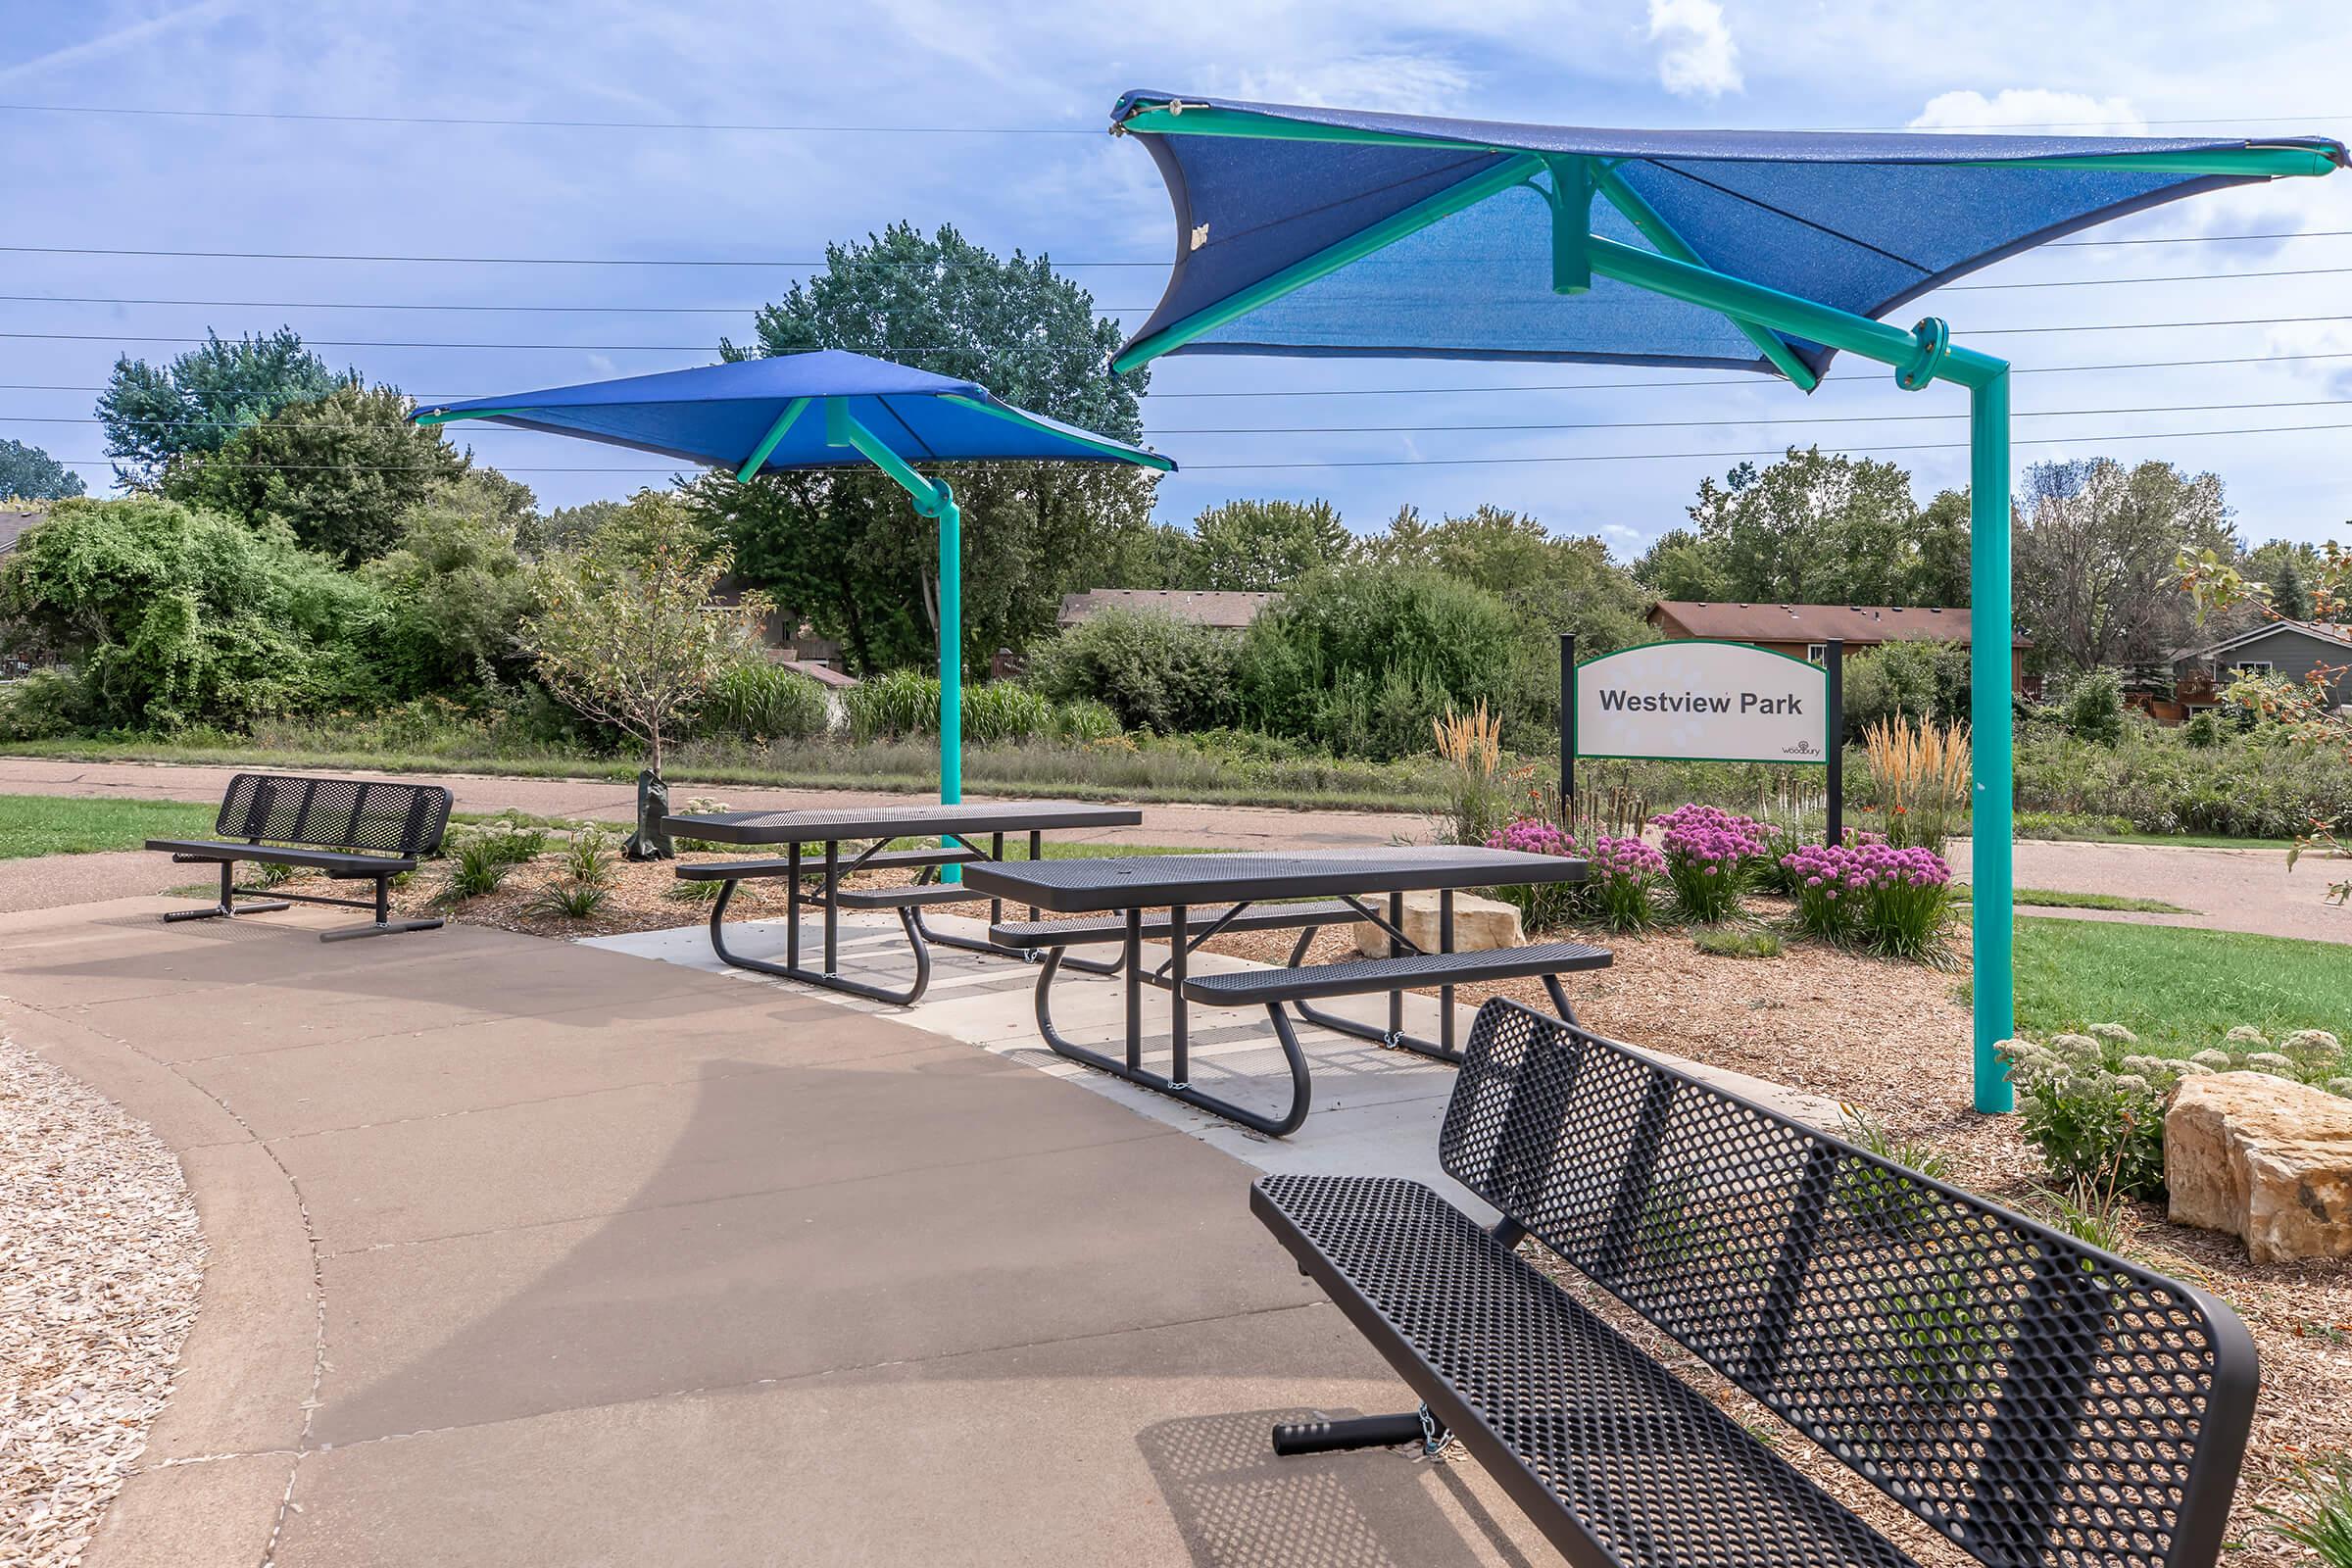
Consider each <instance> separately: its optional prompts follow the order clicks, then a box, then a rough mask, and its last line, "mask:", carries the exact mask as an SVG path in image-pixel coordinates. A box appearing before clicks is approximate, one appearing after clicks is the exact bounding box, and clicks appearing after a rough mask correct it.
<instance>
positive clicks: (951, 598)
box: [933, 479, 963, 882]
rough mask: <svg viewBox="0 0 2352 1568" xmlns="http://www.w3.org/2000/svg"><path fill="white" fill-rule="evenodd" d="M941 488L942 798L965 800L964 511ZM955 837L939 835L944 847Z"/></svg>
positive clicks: (957, 869) (943, 873)
mask: <svg viewBox="0 0 2352 1568" xmlns="http://www.w3.org/2000/svg"><path fill="white" fill-rule="evenodd" d="M933 482H934V483H936V484H937V485H938V487H939V494H940V508H939V803H940V805H942V806H954V805H956V803H957V802H959V801H961V800H962V799H963V512H962V509H961V508H959V507H957V506H956V492H955V491H953V490H951V489H949V488H948V482H947V480H945V479H939V480H935V481H933ZM953 847H954V842H953V841H952V840H949V839H942V840H940V848H942V849H951V848H953ZM939 879H940V880H941V881H942V882H961V881H962V880H963V867H961V866H959V865H946V866H942V867H940V871H939Z"/></svg>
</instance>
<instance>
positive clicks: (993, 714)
mask: <svg viewBox="0 0 2352 1568" xmlns="http://www.w3.org/2000/svg"><path fill="white" fill-rule="evenodd" d="M1053 731H1054V705H1053V704H1052V703H1050V702H1048V701H1047V700H1046V698H1045V694H1044V693H1042V692H1038V691H1034V690H1032V689H1030V688H1029V687H1027V686H1024V685H1022V684H1021V683H1020V682H1018V681H1009V680H993V681H989V682H987V683H986V684H985V685H980V686H966V687H965V688H964V689H963V738H964V740H965V741H966V742H967V743H968V744H970V745H973V746H997V745H1004V744H1018V743H1026V742H1028V741H1031V740H1037V739H1041V738H1043V737H1045V736H1048V735H1051V734H1052V733H1053Z"/></svg>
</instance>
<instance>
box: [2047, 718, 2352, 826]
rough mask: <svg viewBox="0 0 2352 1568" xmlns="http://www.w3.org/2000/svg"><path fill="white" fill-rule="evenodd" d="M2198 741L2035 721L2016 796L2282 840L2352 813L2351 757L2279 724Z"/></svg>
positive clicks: (2144, 729)
mask: <svg viewBox="0 0 2352 1568" xmlns="http://www.w3.org/2000/svg"><path fill="white" fill-rule="evenodd" d="M2218 728H2219V739H2218V744H2216V745H2213V746H2211V747H2203V748H2200V747H2197V746H2194V745H2191V744H2190V743H2189V741H2188V738H2187V736H2186V734H2185V732H2184V731H2183V730H2181V729H2163V728H2159V727H2157V726H2155V725H2152V724H2145V723H2128V724H2125V725H2124V726H2123V730H2122V738H2121V740H2120V741H2119V742H2118V743H2117V744H2115V745H2112V746H2110V745H2105V744H2102V743H2099V742H2095V741H2084V740H2080V739H2078V738H2076V737H2075V736H2074V735H2073V734H2071V733H2068V732H2066V731H2064V730H2052V729H2047V728H2043V727H2041V726H2033V727H2030V728H2028V729H2026V730H2024V731H2023V732H2021V733H2020V734H2019V736H2018V742H2017V758H2016V767H2017V803H2018V806H2019V808H2020V810H2021V812H2024V813H2030V814H2028V815H2027V816H2026V817H2025V821H2026V823H2027V826H2026V828H2025V829H2024V831H2026V832H2028V833H2031V832H2032V831H2034V828H2033V823H2034V817H2035V816H2037V815H2041V814H2045V813H2046V814H2049V815H2057V816H2064V817H2094V818H2112V819H2116V820H2117V821H2120V823H2121V824H2122V825H2123V826H2125V827H2127V828H2129V829H2131V831H2134V832H2140V833H2209V834H2219V835H2227V836H2232V837H2245V838H2269V839H2283V838H2292V837H2294V836H2295V835H2296V834H2298V833H2302V832H2308V831H2309V830H2310V827H2311V824H2312V821H2313V820H2314V819H2315V818H2317V819H2319V820H2321V821H2335V820H2340V819H2342V818H2343V817H2344V816H2345V813H2347V812H2352V760H2347V759H2346V758H2345V757H2344V755H2343V753H2342V751H2341V749H2340V748H2334V747H2328V746H2319V745H2312V744H2310V743H2308V742H2305V741H2303V740H2300V739H2298V738H2297V737H2296V736H2295V735H2293V734H2292V733H2291V732H2288V731H2284V730H2281V729H2279V728H2278V727H2277V726H2263V727H2261V728H2258V729H2256V730H2254V731H2252V732H2249V733H2240V732H2239V731H2237V730H2234V729H2232V728H2230V727H2229V726H2228V725H2220V726H2218Z"/></svg>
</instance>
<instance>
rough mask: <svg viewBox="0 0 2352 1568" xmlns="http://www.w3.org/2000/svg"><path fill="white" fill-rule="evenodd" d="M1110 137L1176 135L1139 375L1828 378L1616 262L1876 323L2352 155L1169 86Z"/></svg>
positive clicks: (2265, 144) (1132, 349) (1158, 152)
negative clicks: (1962, 285)
mask: <svg viewBox="0 0 2352 1568" xmlns="http://www.w3.org/2000/svg"><path fill="white" fill-rule="evenodd" d="M1112 125H1113V129H1114V130H1116V131H1120V132H1123V133H1127V134H1131V135H1134V136H1135V137H1137V139H1139V140H1141V141H1142V142H1143V143H1144V145H1145V146H1146V147H1148V148H1149V149H1150V150H1151V153H1152V159H1153V160H1154V161H1155V162H1156V163H1157V164H1158V166H1159V171H1160V174H1161V176H1162V177H1163V178H1164V179H1165V180H1166V182H1167V187H1168V194H1169V196H1170V198H1171V199H1172V200H1173V201H1174V204H1175V209H1176V212H1175V216H1176V240H1177V244H1176V263H1175V269H1174V271H1173V273H1172V274H1171V275H1170V277H1169V279H1168V285H1167V292H1166V294H1165V295H1164V296H1163V297H1162V298H1161V300H1160V302H1159V306H1158V309H1156V310H1155V311H1153V312H1152V318H1151V319H1150V320H1148V321H1147V322H1145V323H1144V326H1143V328H1142V329H1141V330H1140V331H1138V332H1137V333H1136V334H1135V336H1134V337H1133V338H1132V339H1131V340H1130V341H1129V343H1128V345H1127V346H1126V348H1125V349H1124V350H1122V351H1121V353H1120V355H1119V356H1118V359H1117V361H1116V365H1117V367H1118V368H1121V369H1126V368H1133V367H1134V366H1136V365H1140V364H1142V363H1144V362H1145V361H1147V360H1149V359H1152V358H1154V357H1156V356H1157V355H1160V354H1164V353H1178V352H1182V353H1195V354H1200V353H1227V354H1251V353H1282V354H1365V355H1388V356H1397V355H1403V356H1442V357H1445V358H1449V359H1461V358H1470V359H1498V360H1501V359H1510V360H1572V361H1604V362H1613V363H1621V364H1635V365H1689V366H1705V367H1715V368H1730V369H1748V370H1761V371H1766V372H1777V373H1780V374H1783V375H1786V376H1788V377H1789V379H1791V380H1793V381H1795V382H1797V383H1798V384H1799V385H1800V386H1804V387H1806V388H1807V389H1810V388H1811V386H1812V385H1813V384H1814V382H1815V380H1817V379H1818V377H1819V375H1820V373H1821V370H1822V368H1823V367H1824V366H1826V365H1827V364H1828V362H1829V360H1830V358H1831V355H1832V354H1833V353H1834V352H1835V351H1834V350H1833V349H1832V348H1830V347H1827V346H1825V345H1823V344H1821V343H1818V342H1814V341H1811V340H1808V339H1806V338H1803V337H1800V336H1795V335H1792V334H1789V333H1786V332H1776V331H1773V330H1770V329H1766V328H1762V327H1759V326H1756V325H1754V324H1753V323H1752V322H1748V323H1742V322H1740V321H1738V320H1735V319H1732V318H1731V317H1729V316H1726V315H1723V314H1719V313H1718V312H1717V311H1715V310H1712V309H1709V308H1708V307H1706V306H1704V305H1699V304H1694V303H1690V302H1687V301H1684V300H1678V299H1674V298H1669V297H1667V296H1665V295H1662V294H1660V293H1657V292H1655V291H1653V290H1650V289H1645V288H1642V287H1637V286H1634V285H1632V284H1629V283H1627V282H1624V281H1622V280H1620V279H1618V278H1615V277H1612V276H1609V275H1606V271H1607V270H1608V269H1607V268H1606V265H1605V264H1606V262H1607V259H1608V254H1609V247H1610V246H1611V245H1615V246H1619V247H1629V248H1632V249H1635V250H1638V251H1643V252H1647V253H1650V254H1652V255H1664V256H1667V257H1670V258H1672V259H1673V260H1675V261H1678V262H1683V263H1688V264H1691V265H1693V266H1698V267H1703V268H1706V269H1707V270H1710V271H1713V272H1716V273H1720V274H1723V275H1725V276H1728V277H1731V278H1736V279H1740V280H1744V281H1746V282H1750V283H1756V284H1761V285H1764V286H1766V287H1769V288H1772V289H1775V290H1778V291H1780V292H1781V293H1784V294H1788V295H1793V296H1796V297H1799V298H1802V299H1806V300H1811V301H1815V302H1818V303H1819V304H1822V305H1825V306H1829V307H1832V308H1834V309H1836V310H1838V311H1841V312H1845V313H1848V314H1850V315H1852V316H1858V317H1879V316H1882V315H1884V314H1886V313H1887V312H1888V311H1891V310H1893V309H1895V308H1896V307H1898V306H1900V305H1902V304H1903V303H1904V302H1905V301H1907V300H1910V299H1912V298H1914V297H1916V296H1918V295H1920V294H1923V293H1926V292H1927V291H1928V290H1930V289H1932V288H1935V287H1936V285H1938V284H1940V283H1943V282H1946V281H1948V280H1950V279H1952V278H1954V277H1957V276H1959V275H1960V274H1961V273H1964V272H1967V271H1970V270H1974V269H1977V268H1980V267H1984V266H1985V265H1987V264H1989V263H1991V262H1994V261H1997V260H1999V259H2000V258H2002V257H2004V256H2008V255H2011V254H2013V253H2015V252H2018V251H2022V250H2026V249H2029V248H2031V247H2032V246H2034V245H2036V244H2039V243H2041V242H2043V241H2045V240H2048V239H2051V238H2054V237H2056V236H2058V235H2061V234H2065V233H2068V232H2071V231H2072V230H2075V229H2079V228H2082V227H2086V226H2088V225H2090V224H2093V223H2097V222H2100V221H2104V220H2107V219H2111V218H2115V217H2117V216H2119V215H2121V214H2124V213H2129V212H2133V211H2136V210H2138V209H2140V208H2144V207H2150V206H2153V205H2155V204H2157V203H2160V202H2167V201H2172V200H2174V199H2176V198H2179V197H2182V196H2189V195H2194V194H2196V193H2198V192H2200V191H2207V190H2213V189H2217V188H2219V187H2223V186H2228V185H2236V184H2245V183H2250V182H2255V181H2259V180H2264V179H2269V178H2274V177H2278V176H2280V175H2288V174H2319V173H2326V172H2330V171H2331V170H2332V169H2334V168H2337V167H2340V166H2343V165H2344V164H2345V162H2346V160H2345V152H2344V148H2343V146H2342V144H2340V143H2338V142H2335V141H2331V140H2327V139H2326V138H2322V137H2290V138H2281V139H2278V140H2266V141H2261V142H2249V141H2243V140H2212V139H2204V138H2187V137H2183V138H2165V139H2153V138H2140V137H2131V138H2125V137H2084V136H2010V135H1944V134H1926V133H1906V134H1875V133H1852V132H1826V131H1752V130H1594V129H1587V128H1582V127H1576V126H1550V125H1523V124H1511V123H1500V122H1491V121H1470V120H1447V119H1441V118H1436V117H1432V116H1423V115H1393V114H1377V113H1370V112H1365V111H1359V110H1342V109H1312V108H1299V107H1295V106H1291V105H1283V104H1257V103H1247V102H1241V101H1237V100H1231V99H1217V98H1195V97H1190V96H1187V97H1184V98H1181V99H1179V98H1177V97H1175V96H1174V95H1171V94H1168V93H1162V92H1133V93H1129V94H1128V95H1127V96H1126V97H1124V98H1122V99H1121V100H1120V101H1119V104H1118V108H1117V110H1116V111H1115V113H1114V116H1113V121H1112ZM1588 236H1591V237H1590V238H1588ZM1596 272H1597V273H1599V274H1600V275H1595V273H1596ZM1563 294H1572V295H1575V296H1577V297H1576V298H1575V299H1573V300H1569V301H1563V300H1562V299H1561V297H1560V296H1561V295H1563Z"/></svg>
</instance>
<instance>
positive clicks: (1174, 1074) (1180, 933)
mask: <svg viewBox="0 0 2352 1568" xmlns="http://www.w3.org/2000/svg"><path fill="white" fill-rule="evenodd" d="M1185 914H1186V909H1185V907H1184V906H1183V905H1181V904H1177V905H1171V906H1170V907H1169V908H1168V944H1169V949H1170V952H1171V953H1172V954H1173V955H1174V956H1172V957H1170V958H1169V960H1168V1081H1169V1083H1170V1084H1171V1085H1172V1086H1173V1087H1175V1088H1178V1089H1189V1088H1191V1087H1192V1063H1191V1060H1190V1059H1189V1057H1190V1052H1189V1049H1188V1047H1189V1042H1187V1040H1186V1039H1185V1031H1186V1029H1187V1028H1188V1027H1189V1026H1190V1024H1191V1022H1192V1013H1191V1010H1190V1007H1189V1005H1188V1004H1187V1003H1186V1002H1185V1000H1184V977H1185V972H1186V970H1187V969H1189V968H1190V967H1191V966H1190V965H1189V964H1188V963H1187V962H1186V961H1185V960H1186V959H1187V958H1188V957H1189V956H1190V955H1189V954H1188V953H1187V952H1186V951H1185V941H1186V933H1185V929H1184V927H1185Z"/></svg>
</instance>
